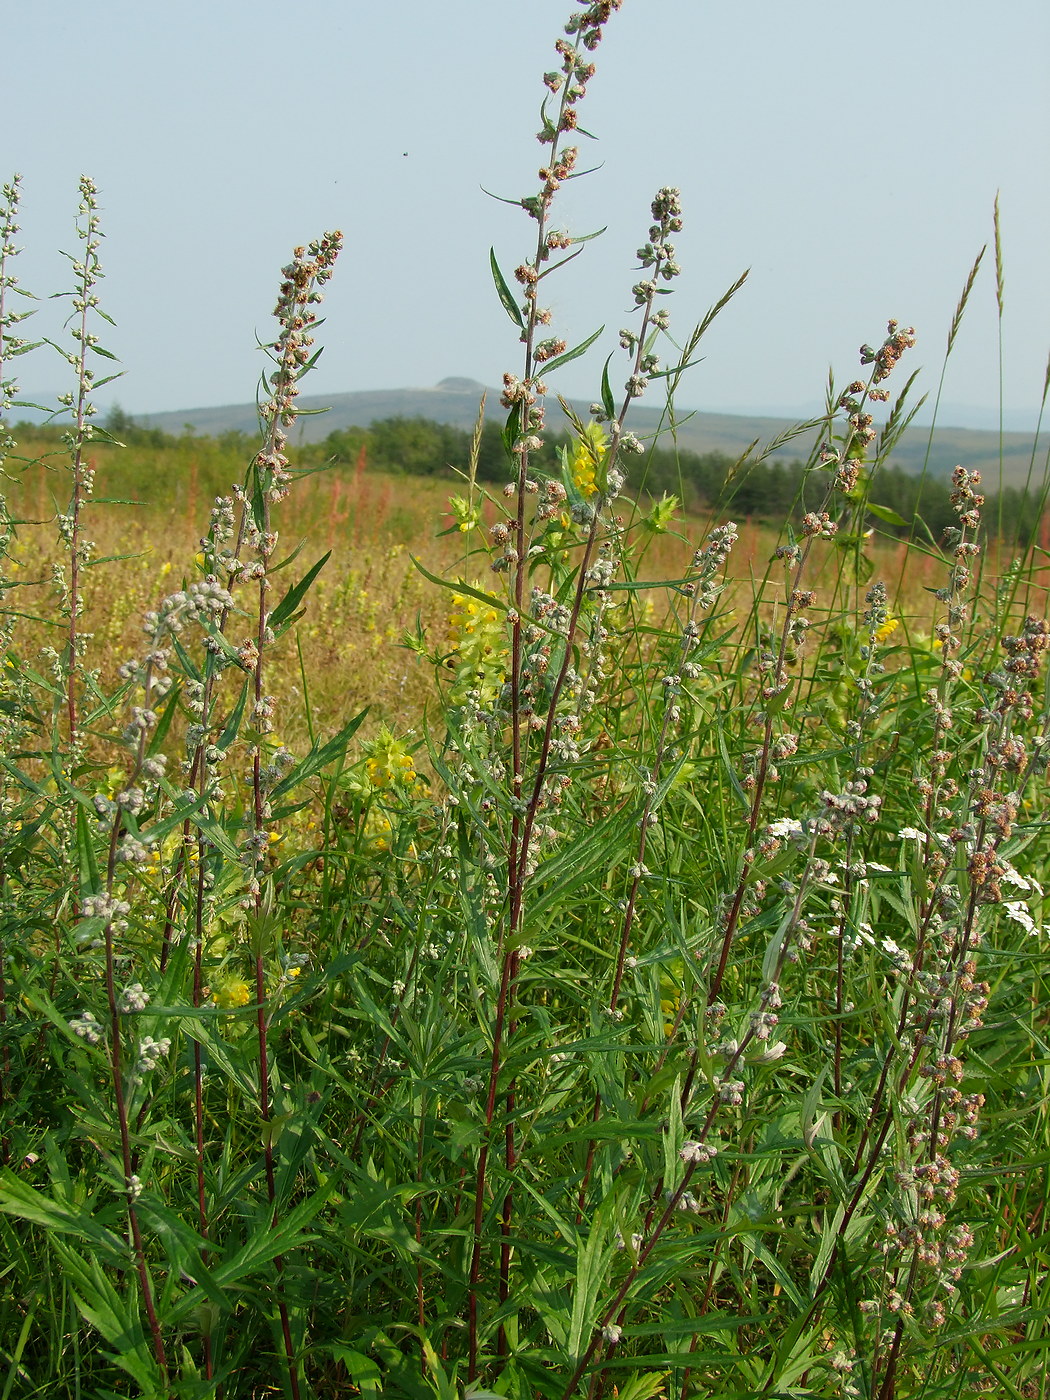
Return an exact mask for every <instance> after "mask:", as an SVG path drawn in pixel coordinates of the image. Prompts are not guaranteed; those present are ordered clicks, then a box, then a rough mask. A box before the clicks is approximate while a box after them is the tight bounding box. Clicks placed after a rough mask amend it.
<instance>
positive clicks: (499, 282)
mask: <svg viewBox="0 0 1050 1400" xmlns="http://www.w3.org/2000/svg"><path fill="white" fill-rule="evenodd" d="M489 267H491V269H492V280H493V282H495V284H496V291H497V293H498V294H499V299H500V301H501V302H502V303H503V309H504V311H505V312H506V313H507V315H508V316H509V317H510V319H511V320H512V321H513V322H514V324H515V325H516V326H517V328H518V330H519V331H523V330H524V329H525V322H524V321H523V320H522V316H521V307H520V306H519V305H518V303H517V301H516V299H515V297H514V293H513V292H512V291H511V289H510V288H509V287H508V286H507V282H506V278H505V277H504V276H503V273H502V272H500V270H499V263H498V262H497V261H496V250H495V248H490V249H489Z"/></svg>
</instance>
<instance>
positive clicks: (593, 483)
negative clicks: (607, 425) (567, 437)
mask: <svg viewBox="0 0 1050 1400" xmlns="http://www.w3.org/2000/svg"><path fill="white" fill-rule="evenodd" d="M608 450H609V439H608V438H607V437H606V436H605V434H604V433H603V432H602V430H601V428H600V427H599V426H598V424H597V423H588V424H587V426H586V427H585V428H584V430H583V437H582V438H580V440H579V442H578V443H577V445H576V452H575V455H574V456H573V459H572V466H571V468H570V470H571V472H572V480H573V485H574V486H575V487H576V490H577V491H579V493H580V495H581V496H593V495H595V494H596V493H597V491H598V481H597V476H596V474H597V470H598V467H599V466H600V465H601V463H602V459H603V458H604V456H605V454H606V452H607V451H608Z"/></svg>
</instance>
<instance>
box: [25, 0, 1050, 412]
mask: <svg viewBox="0 0 1050 1400" xmlns="http://www.w3.org/2000/svg"><path fill="white" fill-rule="evenodd" d="M579 7H580V6H579V4H577V6H576V7H575V8H579ZM572 8H573V7H572V6H570V5H569V4H566V3H563V2H562V0H445V3H442V4H438V3H435V0H399V3H397V4H390V5H382V6H381V5H378V4H365V3H362V0H311V3H310V4H309V5H296V4H289V3H287V0H280V3H278V0H180V3H178V4H172V3H163V4H162V3H144V0H96V2H95V3H94V4H93V5H91V6H87V7H85V6H84V5H82V4H80V3H79V0H77V3H74V2H73V0H0V19H2V31H0V32H2V33H3V35H4V57H3V59H2V60H0V62H2V67H3V89H4V97H5V103H4V105H5V109H6V112H7V113H8V116H7V119H6V121H5V123H4V128H3V131H4V136H3V142H2V150H3V162H2V163H0V175H2V178H3V180H7V179H8V178H9V177H10V174H11V173H13V172H14V171H16V170H17V171H20V172H21V173H22V175H23V178H24V184H23V190H24V194H23V206H22V217H21V219H20V223H21V226H22V231H21V233H20V235H19V243H20V244H21V245H22V246H23V247H24V248H25V251H24V253H23V254H22V255H21V256H20V258H19V260H18V265H17V266H16V268H15V271H16V272H17V274H18V275H19V277H20V279H21V282H22V285H23V286H24V287H25V288H26V289H27V290H29V291H32V292H34V293H35V294H36V295H38V296H40V297H42V298H46V297H47V296H48V295H49V294H50V293H53V292H56V291H61V290H63V289H66V288H68V287H69V286H70V285H71V282H70V270H69V265H68V263H67V262H65V261H64V260H63V258H62V257H61V256H60V252H61V250H64V251H66V252H73V251H74V250H75V238H74V233H73V221H74V216H75V213H76V205H77V180H78V177H79V176H80V174H81V173H82V172H83V173H87V174H89V175H91V176H92V178H93V179H94V180H95V182H96V184H97V185H98V186H99V189H100V202H101V208H102V219H103V230H104V232H105V234H106V240H105V243H104V246H103V259H104V262H103V266H104V268H105V271H106V280H105V282H104V283H103V284H102V288H101V294H102V298H103V302H102V304H103V307H104V309H105V310H106V311H107V313H108V314H109V315H111V316H112V317H113V318H114V320H115V321H116V323H117V325H116V327H115V328H113V329H110V328H108V327H106V328H105V338H104V339H103V344H104V345H106V346H107V347H108V348H109V349H110V350H111V351H112V352H113V353H115V354H117V355H118V356H119V357H120V359H121V361H122V363H123V366H124V368H125V370H126V377H125V378H124V379H123V380H121V381H120V382H119V383H118V384H117V385H115V386H112V387H111V388H110V389H108V390H106V391H104V392H103V394H102V395H100V398H101V399H102V400H103V402H111V401H112V400H113V399H119V401H120V402H121V404H122V405H123V407H124V408H125V409H127V410H128V411H130V412H132V413H147V412H159V411H162V410H173V409H179V408H191V407H199V406H206V405H212V404H223V403H231V402H239V403H244V402H248V401H250V400H251V399H252V398H253V397H254V394H255V386H256V382H257V379H258V375H259V372H260V370H261V368H262V358H261V355H260V352H259V351H258V349H257V348H256V337H257V336H258V337H267V336H269V335H270V334H271V332H270V328H269V327H270V320H269V318H270V313H271V312H272V308H273V303H274V299H275V293H276V287H277V282H278V275H279V269H280V267H281V266H282V264H283V263H284V262H286V261H287V259H288V256H289V253H290V251H291V249H292V247H293V246H295V245H296V244H299V243H304V242H307V241H309V240H310V239H311V238H313V237H316V236H317V235H318V234H320V233H321V232H322V231H324V230H326V229H332V228H340V229H342V231H343V233H344V236H345V240H346V246H345V250H344V252H343V254H342V257H341V259H340V263H339V266H338V267H337V270H336V274H335V278H334V280H333V282H332V283H331V284H330V289H329V294H328V296H327V298H326V304H325V313H326V316H327V323H326V325H325V326H324V327H323V328H322V330H321V332H320V335H319V343H323V344H324V346H325V350H324V354H323V356H322V359H321V362H320V364H319V366H318V369H317V370H316V372H315V373H314V374H313V375H312V376H311V377H310V379H309V380H308V381H307V382H306V383H304V385H303V392H304V393H316V394H326V393H336V392H341V391H346V390H354V389H382V388H399V387H405V386H415V387H425V386H430V385H433V384H436V383H437V382H438V381H439V380H441V379H443V378H444V377H446V376H449V375H463V376H468V377H471V378H474V379H477V380H480V381H481V382H483V383H485V384H490V385H491V384H498V383H499V381H500V379H501V376H502V374H503V372H504V371H505V370H511V371H519V370H520V362H521V349H520V346H519V345H518V344H517V333H516V331H515V329H514V327H513V326H512V325H511V323H510V321H509V319H508V318H507V316H506V314H505V312H504V311H503V310H502V308H501V307H500V305H499V302H498V300H497V299H496V295H495V292H494V290H493V287H492V282H491V279H490V275H489V270H488V253H489V248H490V246H493V247H494V248H495V250H496V254H497V257H498V258H499V260H500V261H501V263H502V264H503V266H504V267H505V268H507V269H512V268H513V267H514V266H515V265H516V264H517V263H518V262H520V261H521V260H522V259H523V257H525V256H526V255H528V253H529V252H530V248H531V244H532V241H533V237H534V234H533V229H534V225H533V224H532V222H531V221H530V220H529V219H528V217H527V216H526V215H525V214H524V212H523V211H522V210H521V209H520V208H515V207H513V206H511V205H507V204H502V203H499V202H497V200H495V199H493V198H492V197H491V195H499V196H503V197H505V198H510V199H512V200H516V199H520V198H521V197H522V196H523V195H529V194H532V193H534V192H535V189H536V186H537V183H538V182H537V179H536V170H537V168H538V166H539V165H540V164H541V163H542V155H543V149H544V148H541V147H540V146H539V145H538V144H537V142H536V140H535V133H536V131H537V129H538V125H539V119H538V111H539V104H540V100H541V97H542V95H543V88H542V74H543V73H544V71H546V70H548V69H550V68H553V67H554V66H556V61H557V60H556V57H555V54H554V52H553V45H554V42H555V40H556V39H557V37H558V36H559V34H560V32H561V27H562V25H563V24H564V21H565V19H566V18H567V16H568V14H569V13H571V9H572ZM1048 54H1050V5H1047V4H1046V3H1045V0H1002V3H1000V4H999V5H997V6H993V5H991V4H989V3H987V0H983V2H982V3H979V4H978V3H975V0H881V3H880V4H878V5H873V6H866V7H862V8H861V9H859V10H858V9H856V8H850V7H846V6H843V5H842V4H841V3H840V0H796V3H793V4H787V3H784V0H733V3H726V0H721V3H713V0H624V4H623V8H622V10H621V11H620V12H619V13H618V14H616V15H614V17H613V19H612V20H611V21H610V23H609V25H608V28H607V31H606V37H605V40H604V42H603V43H602V45H601V47H600V49H599V50H598V52H597V53H596V54H595V55H594V58H595V61H596V63H597V73H596V74H595V77H594V79H593V80H592V82H591V84H590V87H589V90H588V95H587V97H586V99H585V100H584V102H583V103H582V104H581V108H580V117H581V124H582V125H584V126H586V127H587V129H588V130H589V131H591V132H593V133H594V135H595V136H596V137H597V138H598V139H597V140H596V141H595V142H587V141H584V142H583V143H582V145H583V148H584V149H583V151H582V156H583V157H584V158H585V160H586V163H587V164H588V165H595V166H597V167H599V168H598V169H597V171H596V173H595V174H593V175H592V176H589V177H588V178H586V179H583V180H579V181H574V182H571V183H570V184H569V185H568V186H566V187H565V188H564V189H563V191H562V192H561V193H560V194H559V197H558V202H557V203H556V205H555V222H556V223H557V224H558V225H559V226H560V227H564V228H567V229H568V230H569V231H570V232H571V233H577V234H580V233H590V232H592V231H594V230H595V229H598V228H602V227H604V228H605V229H606V232H605V233H604V234H603V236H602V237H601V238H600V239H598V240H596V241H594V242H591V243H588V244H587V245H586V247H585V248H584V251H583V253H582V255H581V257H580V258H579V259H578V260H577V261H576V262H574V263H573V264H572V265H571V266H570V267H569V268H567V269H566V270H565V271H564V272H563V273H561V274H559V276H558V277H557V278H551V279H550V281H549V282H548V283H547V288H548V294H547V297H546V300H547V301H548V302H549V304H550V305H551V306H552V309H553V311H554V325H553V329H554V331H555V332H556V333H557V334H558V335H560V336H563V337H564V338H566V339H567V340H568V341H569V342H570V343H575V342H577V341H580V340H583V339H584V338H586V337H587V336H588V335H590V334H591V333H592V332H593V331H594V330H596V329H597V328H598V327H599V326H601V325H603V324H604V325H605V327H606V332H605V335H604V337H603V338H602V339H601V340H600V341H599V343H598V345H597V346H596V348H595V350H594V351H592V352H591V353H589V354H588V355H587V356H586V357H584V358H582V359H580V360H579V361H576V362H575V363H573V364H571V365H568V366H566V367H565V369H564V370H563V371H561V372H560V374H559V375H557V376H556V377H555V378H554V379H552V381H551V385H550V387H551V389H552V390H553V389H557V390H558V391H560V392H562V393H564V394H566V395H572V396H575V397H581V398H584V399H593V398H595V397H597V389H598V384H599V382H600V375H601V366H602V363H603V361H604V358H605V356H606V355H607V354H608V353H609V352H610V350H612V349H613V348H614V347H615V346H616V344H617V335H616V333H617V331H618V330H619V328H620V327H621V326H625V325H629V324H631V317H630V312H631V307H632V298H631V296H630V288H631V285H632V284H633V283H634V282H635V281H636V280H637V278H638V272H637V261H636V258H635V250H636V249H637V247H638V246H639V245H640V244H641V243H642V242H644V241H645V237H646V231H647V228H648V225H649V222H650V214H649V203H650V201H651V200H652V197H653V194H654V193H655V191H656V190H657V189H658V188H659V187H660V186H662V185H675V186H678V187H679V188H680V189H681V192H682V203H683V210H684V217H685V228H684V230H683V233H682V234H681V235H680V237H679V238H678V239H677V246H678V250H679V257H678V260H679V262H680V263H681V265H682V269H683V272H682V276H681V277H680V278H679V279H678V280H677V282H676V283H675V284H674V286H675V293H674V296H673V297H671V298H668V299H667V300H666V302H665V306H666V307H667V309H669V310H670V312H671V329H672V333H678V334H679V335H681V336H683V337H684V336H685V335H686V334H687V333H688V330H689V329H690V328H691V326H692V325H693V324H694V323H695V321H697V320H698V319H699V318H700V317H701V316H702V315H703V314H704V312H705V311H706V310H707V308H708V307H709V306H710V305H711V304H712V303H713V302H715V301H716V300H717V299H718V298H719V297H720V296H721V294H722V293H723V291H724V290H725V289H726V288H727V287H728V286H729V285H730V284H731V283H732V282H733V281H734V280H735V279H736V277H737V276H738V275H739V274H740V273H741V272H742V271H743V270H744V269H745V268H750V275H749V278H748V281H747V283H746V285H745V287H744V288H743V290H742V291H741V292H740V293H739V294H738V295H737V297H736V298H735V299H734V301H733V302H732V303H731V304H730V305H729V307H727V309H726V310H725V311H723V312H722V314H721V316H720V317H719V318H718V320H717V321H716V322H715V324H714V326H713V327H712V329H711V330H710V332H709V333H708V335H707V337H706V338H705V341H704V345H703V346H702V349H701V353H702V354H703V355H704V356H705V358H704V360H703V362H702V363H701V364H700V365H698V366H697V367H696V368H695V369H694V370H692V371H691V372H690V377H689V378H687V380H686V381H685V382H684V384H683V386H682V388H681V390H680V391H679V402H680V404H681V405H682V406H685V407H691V408H700V409H705V410H709V411H720V410H721V411H734V410H736V411H741V412H760V411H766V412H771V413H780V412H788V413H804V412H808V411H811V410H816V409H819V407H820V406H821V404H822V403H823V398H824V392H825V387H826V383H827V377H828V372H829V367H831V368H832V369H833V371H834V375H835V380H836V382H837V383H841V384H845V383H847V382H848V381H849V380H851V379H852V378H854V377H855V373H856V371H857V369H858V361H857V349H858V346H859V345H860V344H861V343H862V342H864V341H868V342H872V343H875V344H877V343H879V341H881V339H882V338H883V336H884V335H885V329H886V322H887V320H888V318H890V317H896V318H897V319H899V320H900V321H901V322H902V323H903V324H905V325H913V326H914V327H915V328H916V331H917V334H918V345H917V347H916V349H915V350H914V351H912V352H911V357H910V364H911V367H912V368H917V367H919V366H922V367H923V369H924V373H923V375H922V377H921V381H920V382H921V387H922V388H923V389H924V390H928V391H929V392H930V393H931V396H932V394H934V393H935V392H936V389H937V381H938V376H939V375H940V372H941V367H942V363H943V358H944V348H945V341H946V336H947V333H948V329H949V326H950V324H951V320H952V316H953V313H954V311H955V307H956V304H957V302H958V299H959V296H960V293H961V291H962V288H963V285H964V283H965V280H966V277H967V273H968V272H969V269H970V267H971V266H972V264H973V262H974V259H975V257H976V256H977V253H978V252H979V250H980V249H981V247H982V245H984V244H986V243H988V244H989V245H990V244H991V240H992V209H993V203H994V200H995V198H996V194H997V192H998V194H999V200H1000V209H1001V227H1002V248H1003V270H1004V279H1005V281H1004V315H1003V321H1002V394H1001V402H1002V404H1003V406H1004V409H1005V411H1006V414H1007V426H1018V427H1026V426H1029V425H1030V423H1031V424H1034V421H1035V415H1036V412H1037V408H1038V404H1039V402H1040V399H1041V397H1042V392H1043V383H1044V376H1045V371H1046V366H1047V351H1048V349H1050V257H1048V256H1047V250H1048V249H1050V159H1048V156H1050V80H1048V78H1047V67H1046V60H1047V55H1048ZM486 191H489V192H491V194H487V193H486ZM63 306H65V303H63V302H61V301H54V302H48V301H46V300H43V301H41V303H40V313H39V315H38V317H37V320H36V322H31V323H29V328H30V329H32V330H34V331H35V332H36V334H37V335H39V334H44V333H47V334H49V335H55V334H57V333H58V332H57V329H56V327H57V326H58V325H60V320H56V318H57V317H59V315H60V310H59V309H60V308H62V307H63ZM998 335H999V332H998V326H997V313H996V296H995V271H994V259H993V256H992V250H991V247H989V252H988V253H987V254H986V256H985V261H984V265H983V267H982V270H981V273H980V275H979V278H978V281H977V284H976V286H975V289H974V293H973V296H972V298H971V301H970V304H969V306H968V309H967V312H966V316H965V318H964V320H963V324H962V328H961V330H960V334H959V337H958V340H957V343H956V347H955V350H954V351H953V354H952V357H951V360H950V361H949V364H948V369H947V374H946V378H945V386H944V391H943V399H944V402H945V404H946V405H947V406H948V409H947V411H942V414H941V421H942V422H945V423H957V424H962V425H963V426H990V425H991V424H992V422H993V421H995V418H996V415H997V411H998V405H999V403H1000V389H999V384H1000V351H999V343H998ZM47 354H48V356H49V357H48V358H44V356H45V352H44V351H39V352H36V353H35V354H34V355H33V356H32V357H29V358H26V359H23V360H22V361H20V362H19V371H20V378H21V381H22V384H23V385H24V386H25V387H26V388H27V389H34V390H41V389H45V390H50V391H54V390H60V389H62V388H65V387H68V386H67V385H66V382H65V380H64V379H63V373H64V366H63V364H62V362H61V361H60V360H59V359H58V357H57V356H56V355H55V354H54V352H47ZM616 372H617V365H616V362H615V361H614V366H613V369H612V371H611V373H612V374H613V376H614V382H615V375H616Z"/></svg>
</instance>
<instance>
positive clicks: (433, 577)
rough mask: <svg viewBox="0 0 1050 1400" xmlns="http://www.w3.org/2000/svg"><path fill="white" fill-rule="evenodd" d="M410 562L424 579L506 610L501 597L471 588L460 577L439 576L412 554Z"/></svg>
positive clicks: (503, 610)
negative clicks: (453, 578) (494, 596)
mask: <svg viewBox="0 0 1050 1400" xmlns="http://www.w3.org/2000/svg"><path fill="white" fill-rule="evenodd" d="M409 558H410V559H411V560H412V563H413V564H414V565H415V566H416V568H417V569H418V570H419V572H420V573H421V574H422V575H423V577H424V578H425V579H429V580H430V582H431V583H436V584H437V586H438V587H439V588H447V589H448V590H449V592H451V593H465V594H466V595H467V597H468V598H477V600H478V602H479V603H485V604H486V605H487V606H488V607H490V608H498V609H499V610H500V611H501V612H506V611H507V607H508V604H507V603H506V601H505V600H504V599H503V598H493V597H492V596H491V594H489V593H482V591H481V589H480V588H471V586H470V584H469V583H464V582H463V580H462V579H455V580H452V579H447V578H439V577H438V576H437V574H432V573H431V572H430V570H429V569H428V568H426V567H425V566H424V565H423V564H421V563H420V562H419V560H418V559H417V558H416V556H415V555H414V554H412V555H409Z"/></svg>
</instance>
